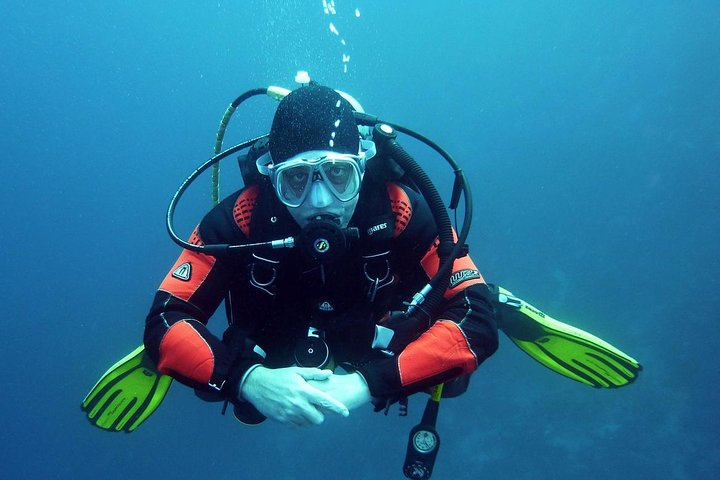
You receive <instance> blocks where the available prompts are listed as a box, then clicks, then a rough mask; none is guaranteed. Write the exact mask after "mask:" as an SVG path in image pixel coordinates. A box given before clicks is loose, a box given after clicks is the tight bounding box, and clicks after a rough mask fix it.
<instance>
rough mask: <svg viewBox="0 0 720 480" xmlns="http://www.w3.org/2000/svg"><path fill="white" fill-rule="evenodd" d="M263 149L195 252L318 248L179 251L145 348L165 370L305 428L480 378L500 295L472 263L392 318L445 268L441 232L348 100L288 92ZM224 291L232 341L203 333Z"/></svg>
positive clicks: (248, 416)
mask: <svg viewBox="0 0 720 480" xmlns="http://www.w3.org/2000/svg"><path fill="white" fill-rule="evenodd" d="M268 147H269V158H267V163H259V164H258V165H259V170H260V172H261V173H262V174H263V175H262V178H260V179H259V180H260V181H259V182H258V183H257V184H253V185H247V186H245V188H243V189H242V190H240V191H239V192H237V193H235V194H232V195H231V196H229V197H228V198H226V199H225V200H223V201H222V202H221V203H220V204H219V205H218V206H217V207H215V208H214V209H213V210H212V211H210V212H209V213H208V214H207V215H206V216H205V218H204V219H203V220H202V221H201V222H200V224H199V226H198V227H197V229H196V231H195V233H194V234H193V236H192V239H191V241H190V243H194V244H197V245H203V244H246V243H259V242H264V241H269V240H272V239H276V238H286V237H299V238H301V239H304V238H308V239H309V240H308V241H309V242H311V243H312V245H311V246H310V248H309V249H308V251H304V250H302V249H297V248H294V249H278V250H274V251H268V252H262V253H257V252H251V253H244V254H234V255H224V256H210V255H206V254H203V253H197V252H193V251H188V250H184V251H183V252H182V254H181V255H180V258H179V259H178V260H177V262H176V263H175V265H174V266H173V267H172V268H171V270H170V272H169V273H168V275H167V276H166V277H165V279H164V280H163V282H162V283H161V285H160V288H159V290H158V292H157V293H156V295H155V300H154V302H153V305H152V308H151V310H150V314H149V315H148V317H147V323H146V328H145V347H146V350H147V352H148V354H149V355H150V358H151V359H152V360H153V361H154V362H155V363H156V364H157V367H158V370H159V371H160V372H161V373H163V374H166V375H170V376H172V377H173V378H175V379H177V380H179V381H180V382H182V383H184V384H186V385H189V386H191V387H193V388H195V389H196V390H198V391H199V394H200V395H201V396H204V397H206V398H207V395H203V394H202V392H208V393H211V394H217V395H219V396H220V397H222V398H223V399H225V400H227V401H229V402H230V403H231V404H233V405H234V406H235V407H236V412H237V411H239V410H243V411H245V412H246V413H245V415H240V419H241V420H245V421H251V422H252V421H253V420H252V419H256V418H261V417H260V415H262V416H264V417H270V418H272V419H274V420H278V421H280V422H285V423H292V424H296V425H307V424H319V423H322V421H323V418H324V414H325V413H336V414H341V415H344V416H347V415H348V410H352V409H354V408H357V407H359V406H361V405H363V404H365V403H369V402H370V401H371V400H372V402H373V403H374V404H375V406H376V407H377V408H378V409H384V408H385V407H386V406H387V405H388V403H392V402H395V401H397V400H399V399H401V398H403V397H406V396H407V395H410V394H413V393H415V392H419V391H422V390H426V389H429V388H430V387H432V386H434V385H436V384H438V383H443V382H446V381H449V380H452V379H455V378H457V377H460V376H462V375H468V374H470V373H472V372H473V371H474V370H475V369H476V368H477V367H478V365H479V364H480V363H482V362H483V361H484V360H485V359H486V358H488V357H489V356H490V355H492V354H493V352H495V350H496V349H497V345H498V339H497V325H496V322H495V318H494V314H493V308H492V305H491V302H490V299H489V298H490V292H489V290H488V287H487V286H486V284H485V282H484V280H483V278H482V276H481V274H480V272H479V271H478V269H477V268H476V266H475V264H474V263H473V261H472V260H471V259H470V257H469V256H467V255H466V256H464V257H462V258H459V259H457V260H456V261H455V262H454V266H453V269H452V272H451V274H452V275H453V277H454V278H455V279H456V280H455V281H453V282H452V283H451V284H450V285H448V288H447V289H446V290H445V292H444V301H443V303H444V305H443V306H442V308H439V309H437V310H438V313H437V314H431V312H425V313H426V314H424V315H422V316H421V319H422V321H421V322H408V321H407V319H406V318H404V316H402V315H393V312H399V311H402V309H403V303H402V302H403V301H405V300H407V299H408V298H409V297H411V296H412V294H413V293H414V292H416V291H418V290H419V289H421V288H422V286H423V285H424V284H426V283H427V282H428V280H429V279H430V278H431V277H433V275H434V274H435V273H436V272H437V269H438V265H439V257H438V251H437V250H438V244H437V242H436V240H437V237H438V232H437V228H436V226H435V223H434V220H433V217H432V215H431V213H430V209H429V207H428V205H427V203H426V202H425V200H424V198H423V197H422V196H421V195H419V194H418V193H417V192H416V191H414V190H413V189H412V188H410V187H409V186H406V185H403V184H401V183H397V182H392V181H387V180H386V179H383V178H378V175H377V174H376V172H378V171H379V170H378V169H374V168H372V166H371V164H372V163H373V162H378V161H379V158H378V156H379V154H378V152H377V151H376V145H375V143H374V142H373V141H372V140H366V139H362V138H361V136H360V133H359V130H358V125H357V123H356V121H355V118H354V116H353V107H352V105H351V104H350V103H349V102H348V101H347V100H346V99H345V98H343V97H342V96H341V95H340V94H338V93H337V92H336V91H335V90H333V89H331V88H328V87H325V86H320V85H317V84H309V85H307V86H303V87H300V88H298V89H297V90H294V91H292V92H291V93H289V94H288V95H287V96H286V97H285V98H284V99H283V100H282V101H281V102H280V104H279V105H278V108H277V111H276V113H275V116H274V118H273V122H272V128H271V130H270V136H269V143H268ZM342 236H344V237H345V238H339V239H338V240H335V241H333V237H342ZM325 248H329V249H328V251H327V252H324V250H323V249H325ZM333 250H335V251H333ZM226 295H227V297H228V299H229V301H228V302H227V303H226V306H227V313H228V321H229V327H228V329H227V331H226V332H225V334H224V336H223V339H222V340H221V339H218V338H216V337H215V336H214V335H213V334H212V333H210V331H209V330H208V328H207V327H206V324H207V322H208V319H209V318H210V317H211V316H212V314H213V312H214V311H215V310H216V308H217V307H218V306H219V304H220V303H221V301H222V300H223V299H224V298H225V297H226ZM406 323H409V324H407V325H406ZM332 366H340V367H342V370H344V371H345V373H343V374H338V373H332V368H330V367H332ZM259 414H260V415H259Z"/></svg>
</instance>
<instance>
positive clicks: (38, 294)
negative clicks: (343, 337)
mask: <svg viewBox="0 0 720 480" xmlns="http://www.w3.org/2000/svg"><path fill="white" fill-rule="evenodd" d="M355 8H358V9H359V11H360V13H361V15H360V17H356V16H355V13H354V10H355ZM336 10H337V15H335V16H329V15H325V14H324V12H323V8H322V2H321V1H307V2H301V1H287V2H271V1H259V0H250V1H243V2H240V1H236V2H230V1H215V2H190V1H174V2H171V1H167V0H162V1H153V2H147V1H146V2H141V1H127V0H126V1H117V2H90V1H78V0H66V1H64V2H23V1H17V0H9V1H5V2H3V3H2V5H0V65H1V70H0V146H1V150H0V151H1V152H2V153H1V154H0V155H1V156H2V161H1V165H2V175H0V203H1V204H2V209H0V219H1V223H0V224H1V225H2V229H1V230H0V240H1V242H2V255H0V292H2V293H1V294H0V295H2V306H3V314H2V331H3V335H2V347H1V348H0V365H2V366H3V369H2V371H3V373H2V387H3V388H2V391H3V394H2V396H0V407H1V408H0V412H2V413H0V416H1V418H2V421H1V422H0V439H2V448H0V465H1V466H2V477H3V478H8V479H38V478H63V479H91V478H104V479H146V478H177V479H186V478H187V479H190V478H218V479H239V478H248V479H250V478H273V479H278V480H283V479H310V478H312V479H319V478H328V479H337V478H344V479H370V478H373V479H374V478H402V475H401V464H402V458H403V454H404V449H405V444H406V437H407V432H408V431H409V429H410V428H411V426H412V425H414V424H415V423H416V422H417V420H418V419H419V417H420V415H421V411H422V407H423V404H424V399H422V398H413V399H412V401H411V404H410V416H409V417H408V418H404V419H403V418H399V417H398V416H397V410H392V411H391V413H390V415H389V416H387V417H385V416H383V415H381V414H373V413H372V412H370V409H369V408H366V409H363V410H361V411H357V412H353V414H352V415H351V417H350V418H349V419H346V420H345V419H335V418H331V419H328V421H327V422H326V424H324V425H323V426H321V427H318V428H311V429H292V428H286V427H282V426H279V425H276V424H272V423H269V422H268V423H266V424H265V425H262V426H261V427H259V428H247V427H243V426H241V425H239V424H237V423H236V422H235V421H234V420H233V419H232V418H231V417H230V416H225V417H223V416H221V415H220V414H219V407H217V405H208V404H205V403H202V402H199V401H197V400H196V399H195V398H194V396H193V395H192V393H191V392H189V391H188V390H187V389H185V388H184V387H182V386H181V385H179V384H176V385H174V386H173V388H172V389H171V391H170V393H169V394H168V397H167V398H166V400H165V403H164V405H163V406H162V407H161V408H160V409H159V410H158V411H157V413H156V414H155V415H154V416H153V417H152V418H151V419H150V420H149V421H148V422H147V423H146V424H144V425H142V427H141V428H139V429H138V430H137V431H136V432H134V433H132V434H110V433H106V432H103V431H100V430H98V429H96V428H94V427H92V426H91V425H90V424H89V423H88V422H87V421H86V420H85V418H84V416H83V414H82V413H81V412H80V409H79V404H80V401H81V400H82V398H83V396H84V395H85V394H86V392H87V391H88V389H89V388H90V387H91V386H92V385H93V383H94V382H95V380H96V379H97V377H98V376H99V375H100V374H101V373H103V372H104V371H105V370H106V369H107V368H108V367H109V365H111V364H112V363H113V362H115V361H116V360H118V359H119V358H120V357H121V356H123V355H124V354H125V353H127V352H129V351H130V350H131V349H132V348H134V347H135V346H136V345H138V344H139V343H140V342H141V336H142V329H143V322H144V316H145V314H146V311H147V308H148V307H149V304H150V301H151V299H152V295H153V293H154V290H155V288H156V287H157V285H158V284H159V282H160V280H161V278H162V277H163V275H164V274H165V273H166V271H167V270H168V269H169V267H170V266H171V264H172V262H173V261H174V259H175V258H176V256H177V254H178V249H177V247H176V246H174V244H173V243H171V241H170V240H169V239H168V237H167V235H166V233H165V227H164V223H163V222H164V213H165V208H166V206H167V203H168V201H169V199H170V197H171V195H172V194H173V193H174V191H175V189H176V188H177V186H178V185H179V183H180V181H181V180H182V179H183V178H184V177H185V176H186V175H187V174H189V172H190V171H192V169H193V168H195V166H196V165H198V164H199V163H200V162H201V161H203V160H204V159H206V158H208V157H209V156H210V154H211V151H212V147H213V142H214V134H215V131H216V128H217V125H218V123H219V120H220V117H221V115H222V113H223V111H224V109H225V107H226V106H227V104H228V103H229V102H230V101H231V100H233V99H234V98H235V96H237V95H238V94H240V93H242V92H244V91H245V90H247V89H249V88H253V87H259V86H266V85H269V84H276V85H281V86H286V87H292V85H293V83H292V79H293V75H294V73H295V71H296V70H298V69H306V70H309V71H310V72H311V75H312V76H313V77H314V78H315V79H317V80H319V81H321V82H323V83H325V84H328V85H331V86H334V87H336V88H340V89H343V90H347V91H349V92H351V93H352V94H353V95H355V96H356V97H357V98H358V99H360V101H361V102H362V103H363V104H364V106H365V108H366V110H368V111H370V112H373V113H376V114H377V115H380V116H381V117H383V118H387V119H390V120H393V121H395V122H398V123H401V124H404V125H406V126H408V127H411V128H414V129H416V130H418V131H420V132H422V133H424V134H426V135H428V136H430V137H431V138H432V139H434V140H435V141H437V142H438V143H439V144H441V145H442V146H444V147H445V148H446V149H447V150H448V151H450V152H451V153H452V154H453V155H455V157H456V158H457V160H458V161H459V162H461V163H462V165H463V166H464V167H465V169H466V171H467V173H468V176H469V178H470V181H471V182H472V187H473V192H474V195H475V203H474V204H475V223H474V224H473V231H472V237H471V244H472V255H473V258H474V259H475V261H476V263H477V264H478V265H479V267H480V268H481V270H482V271H483V273H484V274H485V276H486V278H487V279H488V280H489V281H493V282H496V283H500V284H502V285H504V286H505V287H507V288H509V289H510V290H513V291H514V292H515V293H517V294H518V295H520V296H522V297H523V298H525V299H526V300H528V301H530V302H531V303H533V304H535V305H536V306H538V307H540V308H541V309H543V310H545V311H546V312H548V313H550V314H552V315H553V316H555V317H556V318H558V319H561V320H564V321H567V322H570V323H573V324H574V325H576V326H578V327H581V328H584V329H586V330H589V331H591V332H593V333H595V334H597V335H599V336H601V337H602V338H604V339H606V340H608V341H610V342H612V343H613V344H615V345H616V346H618V347H620V348H622V349H623V350H625V351H627V352H628V353H630V354H632V355H633V356H635V357H636V358H638V359H639V360H640V361H641V362H642V363H643V365H644V366H645V370H644V372H643V373H642V375H641V377H640V379H639V380H638V381H637V382H636V383H635V384H633V385H632V386H629V387H627V388H622V389H619V390H614V391H604V390H603V391H600V390H594V389H591V388H589V387H586V386H584V385H581V384H578V383H575V382H572V381H570V380H567V379H565V378H563V377H560V376H558V375H556V374H554V373H552V372H551V371H549V370H547V369H545V368H543V367H542V366H540V365H539V364H537V363H535V362H534V361H532V360H531V359H529V358H528V357H527V356H526V355H525V354H523V353H522V352H521V351H520V350H518V349H517V348H515V347H514V346H513V345H512V343H511V342H510V341H509V340H508V339H507V338H505V337H503V338H502V339H501V348H500V350H499V351H498V353H497V354H496V355H495V356H493V357H492V358H491V359H490V360H489V361H487V362H486V363H485V364H483V365H482V367H481V368H480V369H479V370H478V372H477V373H476V374H475V376H474V378H473V383H472V385H471V388H470V391H469V392H468V393H467V394H466V395H465V396H463V397H461V398H459V399H455V400H448V401H447V402H443V405H442V408H441V412H440V419H439V425H438V428H439V430H440V433H441V436H442V447H441V451H440V455H439V458H438V463H437V465H436V470H435V475H434V477H433V478H438V479H443V478H445V479H448V478H453V479H458V480H459V479H571V478H581V477H593V478H601V479H645V478H663V479H714V478H717V472H719V471H720V447H718V444H719V440H720V434H719V432H720V421H719V420H718V415H717V405H719V404H720V395H719V394H718V382H719V381H720V375H719V372H720V367H718V360H717V359H716V358H715V355H714V354H715V352H717V351H718V348H720V343H719V342H718V335H719V333H720V332H719V330H718V311H719V310H720V300H719V298H720V296H719V294H718V288H719V287H720V284H719V282H718V272H719V271H720V269H719V267H720V265H719V261H718V259H719V255H718V253H719V245H720V216H719V215H718V205H720V189H719V188H718V182H719V180H720V178H719V177H720V168H719V167H718V165H717V162H718V159H720V128H719V127H718V119H719V116H720V115H719V114H720V55H719V53H720V3H718V2H717V1H715V0H709V1H693V0H682V1H660V0H654V1H638V2H626V1H608V2H594V1H569V0H568V1H560V2H551V1H529V0H527V1H492V2H490V1H456V2H428V1H415V2H409V1H408V2H370V1H357V2H355V3H350V2H346V1H344V0H337V2H336ZM330 22H333V24H334V25H335V26H336V28H337V30H338V32H339V35H335V34H333V33H332V32H331V31H330V29H329V23H330ZM341 40H345V43H346V45H342V44H341ZM343 54H348V55H350V60H349V62H347V66H348V71H347V73H344V72H343V65H344V64H343V57H342V56H343ZM273 108H274V105H273V102H272V101H270V100H267V99H259V100H253V101H251V102H248V105H247V106H244V107H243V108H242V111H241V112H239V113H238V114H237V118H236V119H234V120H233V123H232V124H231V125H230V127H229V129H228V136H227V144H228V145H229V144H232V143H234V142H239V141H240V140H243V139H245V138H247V137H248V136H249V135H254V134H260V133H264V132H265V131H267V129H268V126H269V121H270V119H271V115H272V110H273ZM240 118H241V119H240ZM406 145H407V146H408V148H409V149H410V150H411V151H412V152H413V153H415V154H416V155H417V158H418V159H419V160H420V161H421V162H424V163H423V164H424V165H425V166H426V167H427V169H428V171H430V172H431V174H432V176H433V178H437V179H438V182H439V183H440V184H442V185H447V184H448V182H449V181H450V177H449V176H448V173H447V172H448V171H447V169H446V168H444V166H443V165H442V164H441V162H440V161H439V160H438V159H437V157H434V156H432V154H431V153H430V152H428V151H427V150H425V149H423V148H422V147H421V146H419V145H417V144H415V143H414V142H412V141H407V142H406ZM234 170H235V169H234V165H233V164H232V162H228V163H227V164H226V165H225V167H224V171H225V174H224V177H223V191H224V192H225V193H226V194H227V193H230V192H231V191H232V190H234V189H235V188H236V187H237V186H238V185H239V183H238V179H237V174H236V172H235V171H234ZM208 185H209V179H204V180H203V181H201V185H198V186H197V188H194V189H193V190H191V192H190V193H189V194H188V195H189V196H188V200H187V201H186V202H184V203H183V204H182V205H181V211H180V212H179V225H180V228H181V229H182V230H183V232H184V234H188V233H189V231H190V229H191V228H192V226H193V225H194V222H196V221H197V220H198V219H199V218H200V216H201V215H202V213H203V212H204V211H205V210H207V208H209V206H210V199H209V186H208ZM222 323H223V319H222V318H221V317H219V316H218V317H217V318H215V319H214V321H213V325H214V328H217V329H218V331H220V330H221V329H222Z"/></svg>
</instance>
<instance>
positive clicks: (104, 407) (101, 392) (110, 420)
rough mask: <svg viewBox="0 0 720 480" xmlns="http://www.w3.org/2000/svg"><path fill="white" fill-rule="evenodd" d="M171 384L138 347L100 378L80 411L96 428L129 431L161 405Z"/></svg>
mask: <svg viewBox="0 0 720 480" xmlns="http://www.w3.org/2000/svg"><path fill="white" fill-rule="evenodd" d="M171 383H172V378H171V377H169V376H167V375H162V374H161V373H159V372H158V371H157V369H156V367H155V364H154V363H153V361H152V360H150V358H149V357H148V356H147V354H146V353H145V347H144V346H142V345H141V346H139V347H138V348H136V349H135V350H133V351H132V352H131V353H130V354H128V355H127V356H126V357H125V358H123V359H122V360H120V361H119V362H117V363H116V364H115V365H113V366H112V367H110V369H109V370H108V371H107V372H105V374H104V375H103V376H102V377H100V380H98V382H97V383H96V384H95V386H94V387H93V388H92V390H90V393H88V394H87V396H86V397H85V399H84V400H83V402H82V406H81V408H82V410H83V411H84V412H86V413H87V417H88V420H90V423H92V424H93V425H95V426H96V427H99V428H102V429H104V430H109V431H114V432H119V431H122V430H124V431H126V432H132V431H133V430H135V429H136V428H137V426H138V425H140V424H141V423H142V422H144V421H145V420H146V419H147V418H148V417H149V416H150V415H151V414H152V413H153V412H154V411H155V409H156V408H157V407H158V406H159V405H160V403H161V402H162V401H163V399H164V398H165V394H166V393H167V391H168V389H169V388H170V384H171Z"/></svg>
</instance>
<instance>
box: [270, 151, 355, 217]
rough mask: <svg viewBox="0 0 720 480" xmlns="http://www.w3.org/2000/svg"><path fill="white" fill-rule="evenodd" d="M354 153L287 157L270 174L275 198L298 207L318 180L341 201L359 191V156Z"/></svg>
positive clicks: (290, 205) (350, 197)
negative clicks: (272, 179) (317, 156)
mask: <svg viewBox="0 0 720 480" xmlns="http://www.w3.org/2000/svg"><path fill="white" fill-rule="evenodd" d="M353 157H354V156H351V155H342V156H341V155H332V156H325V157H321V158H315V159H307V158H293V159H290V160H286V161H285V162H283V163H281V164H280V165H278V167H277V169H275V171H274V175H273V177H274V181H273V183H274V185H275V190H276V192H277V194H278V198H279V199H280V201H282V202H283V203H284V204H285V205H287V206H289V207H298V206H300V205H301V204H302V203H303V202H304V201H305V199H306V198H307V196H308V193H309V192H310V189H311V188H312V184H313V182H318V181H319V182H322V183H323V185H324V186H325V187H326V188H327V189H328V190H329V191H330V192H331V193H332V194H333V195H334V196H335V197H336V198H337V199H338V200H340V201H341V202H346V201H348V200H351V199H352V198H354V197H355V196H356V195H357V194H358V192H359V191H360V183H361V181H362V172H361V171H360V167H359V166H358V160H357V159H355V158H353Z"/></svg>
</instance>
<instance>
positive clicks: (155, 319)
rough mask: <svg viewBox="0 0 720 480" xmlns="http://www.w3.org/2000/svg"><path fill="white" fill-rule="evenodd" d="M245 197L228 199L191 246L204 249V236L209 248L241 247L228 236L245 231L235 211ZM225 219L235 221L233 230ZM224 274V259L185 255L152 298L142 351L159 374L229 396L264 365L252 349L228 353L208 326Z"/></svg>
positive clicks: (220, 295)
mask: <svg viewBox="0 0 720 480" xmlns="http://www.w3.org/2000/svg"><path fill="white" fill-rule="evenodd" d="M251 193H252V192H251ZM246 197H247V195H245V196H243V195H240V196H239V197H237V201H235V199H233V198H229V199H228V200H227V201H224V202H223V203H222V204H221V205H219V206H218V207H216V208H215V209H214V210H213V211H212V212H210V214H208V216H206V218H205V219H204V220H203V222H202V223H201V225H200V227H198V229H197V230H196V231H195V232H194V233H193V235H192V236H191V238H190V243H192V244H195V245H203V238H201V235H202V236H205V235H207V236H208V237H209V238H211V240H212V243H230V242H231V241H236V242H237V241H240V242H242V241H243V240H244V239H243V238H232V235H239V233H238V232H242V231H243V227H246V225H245V224H244V223H243V221H244V217H243V215H242V211H240V209H239V208H238V205H241V201H244V200H247V198H246ZM228 218H230V219H232V218H235V224H236V227H237V228H235V227H234V226H233V224H232V223H231V222H228V221H227V220H228ZM233 228H234V229H233ZM228 230H229V231H228ZM228 269H229V267H228V266H226V265H224V263H223V259H222V258H217V257H214V256H210V255H205V254H202V253H197V252H193V251H190V250H183V251H182V253H181V254H180V256H179V258H178V259H177V261H176V262H175V264H174V265H173V266H172V268H171V269H170V271H169V272H168V273H167V275H166V276H165V278H164V280H163V281H162V283H161V284H160V287H159V288H158V291H157V293H156V294H155V298H154V301H153V304H152V307H151V309H150V313H149V314H148V317H147V319H146V324H145V347H146V349H147V351H148V353H149V355H150V357H151V358H152V359H153V360H154V361H155V362H156V364H157V366H158V370H159V371H160V372H161V373H164V374H167V375H170V376H172V377H174V378H175V379H177V380H179V381H180V382H182V383H184V384H186V385H189V386H191V387H193V388H198V389H203V390H214V391H224V389H226V388H227V389H228V390H229V392H230V393H229V394H230V395H232V394H233V392H232V390H233V388H232V387H233V385H230V384H233V382H234V381H235V380H237V379H236V378H235V377H237V376H238V375H239V374H242V373H243V372H244V370H246V369H247V368H249V366H250V365H251V364H253V363H258V362H259V361H261V360H262V359H261V357H259V355H257V354H255V353H254V352H253V346H252V345H250V346H248V345H242V346H241V347H238V346H237V345H233V346H232V348H230V347H229V346H228V345H225V344H224V343H223V342H222V341H221V340H220V339H219V338H217V337H216V336H215V335H213V334H212V333H211V332H210V330H208V328H207V326H206V325H207V322H208V320H209V319H210V317H211V316H212V314H213V313H214V312H215V310H216V309H217V307H218V306H219V304H220V302H222V300H223V298H224V297H225V295H226V294H227V292H228V290H229V282H230V280H229V277H230V276H229V275H228V274H227V271H228ZM237 343H238V344H243V342H237ZM245 364H247V365H245ZM231 365H232V368H231ZM228 380H230V382H229V384H228Z"/></svg>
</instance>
